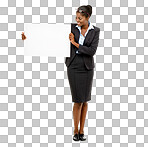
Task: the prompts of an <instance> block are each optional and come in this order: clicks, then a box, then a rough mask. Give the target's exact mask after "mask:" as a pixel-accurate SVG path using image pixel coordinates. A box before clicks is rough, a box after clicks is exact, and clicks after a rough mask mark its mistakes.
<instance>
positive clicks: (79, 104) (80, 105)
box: [74, 103, 83, 107]
mask: <svg viewBox="0 0 148 147" xmlns="http://www.w3.org/2000/svg"><path fill="white" fill-rule="evenodd" d="M74 105H75V106H77V107H82V105H83V103H74Z"/></svg>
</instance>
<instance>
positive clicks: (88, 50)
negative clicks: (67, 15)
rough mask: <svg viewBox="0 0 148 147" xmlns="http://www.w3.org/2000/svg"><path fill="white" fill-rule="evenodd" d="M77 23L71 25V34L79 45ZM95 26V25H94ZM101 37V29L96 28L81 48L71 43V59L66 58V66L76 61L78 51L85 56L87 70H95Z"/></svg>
mask: <svg viewBox="0 0 148 147" xmlns="http://www.w3.org/2000/svg"><path fill="white" fill-rule="evenodd" d="M76 25H77V23H71V32H72V33H73V34H74V36H75V37H74V39H75V42H76V43H78V41H79V36H80V31H79V29H78V28H77V27H76ZM93 26H94V25H93ZM99 36H100V28H98V27H96V26H94V29H90V30H89V31H88V33H87V35H86V38H85V40H84V43H83V45H81V44H79V48H77V47H76V46H74V45H73V44H72V43H71V42H70V48H71V50H70V57H66V58H65V64H66V66H67V67H69V66H70V63H71V62H72V60H73V59H74V57H75V55H76V50H78V51H79V52H80V53H82V54H83V58H84V62H85V65H86V68H87V69H88V70H89V69H93V68H94V67H95V65H94V58H93V56H94V54H95V53H96V50H97V47H98V43H99Z"/></svg>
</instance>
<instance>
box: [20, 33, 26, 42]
mask: <svg viewBox="0 0 148 147" xmlns="http://www.w3.org/2000/svg"><path fill="white" fill-rule="evenodd" d="M21 35H22V40H25V39H26V38H27V37H26V36H25V34H24V32H22V34H21Z"/></svg>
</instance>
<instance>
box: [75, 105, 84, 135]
mask: <svg viewBox="0 0 148 147" xmlns="http://www.w3.org/2000/svg"><path fill="white" fill-rule="evenodd" d="M82 104H83V103H74V105H73V119H74V127H75V128H74V134H76V133H77V134H78V125H79V121H80V115H81V108H82Z"/></svg>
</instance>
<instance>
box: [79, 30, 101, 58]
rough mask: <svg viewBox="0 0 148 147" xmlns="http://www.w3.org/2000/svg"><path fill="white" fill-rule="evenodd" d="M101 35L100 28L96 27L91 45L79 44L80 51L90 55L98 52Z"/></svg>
mask: <svg viewBox="0 0 148 147" xmlns="http://www.w3.org/2000/svg"><path fill="white" fill-rule="evenodd" d="M99 36H100V28H98V29H96V32H95V36H94V39H93V41H92V43H91V45H90V46H89V47H87V46H84V45H81V44H79V48H78V51H80V52H81V53H83V54H87V55H90V56H94V54H95V53H96V50H97V47H98V43H99Z"/></svg>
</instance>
